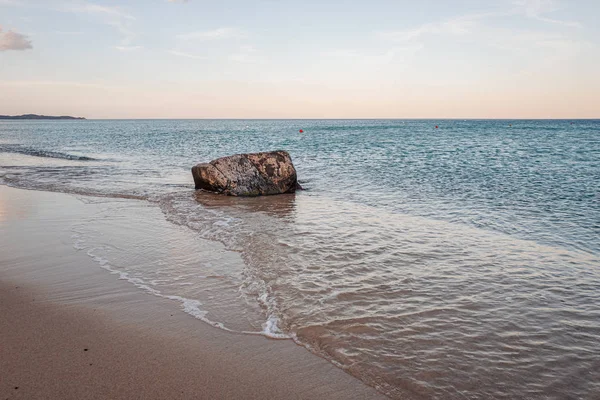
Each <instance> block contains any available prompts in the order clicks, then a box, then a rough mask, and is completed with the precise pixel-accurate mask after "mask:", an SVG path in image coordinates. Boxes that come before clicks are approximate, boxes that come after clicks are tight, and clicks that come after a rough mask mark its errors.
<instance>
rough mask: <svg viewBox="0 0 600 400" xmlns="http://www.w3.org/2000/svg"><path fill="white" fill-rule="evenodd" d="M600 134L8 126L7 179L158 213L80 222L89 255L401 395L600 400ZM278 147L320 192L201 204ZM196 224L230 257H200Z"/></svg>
mask: <svg viewBox="0 0 600 400" xmlns="http://www.w3.org/2000/svg"><path fill="white" fill-rule="evenodd" d="M510 124H511V125H512V126H509V125H510ZM435 125H439V127H440V128H439V129H435V128H434V127H435ZM300 128H302V129H303V130H304V133H302V134H300V133H298V129H300ZM599 133H600V121H572V122H571V121H67V122H65V121H53V122H51V123H49V122H40V121H35V122H30V121H18V122H13V121H7V122H0V160H1V161H0V179H1V180H2V181H3V183H5V184H9V185H12V186H17V187H27V188H36V189H46V190H58V191H66V192H72V193H81V194H95V195H101V196H108V197H133V198H140V199H145V200H148V203H142V204H150V205H157V206H158V207H156V208H154V210H155V211H143V212H142V214H141V216H140V224H139V226H136V227H130V226H122V227H120V226H119V218H118V215H119V212H128V213H131V212H136V211H135V209H127V210H120V209H119V208H118V207H119V206H118V204H119V203H118V202H116V203H115V202H114V201H107V206H106V209H105V212H104V213H101V214H100V215H90V217H89V220H87V221H81V223H80V224H78V225H77V226H74V227H73V240H74V246H75V247H76V248H78V249H80V251H86V252H88V253H89V255H90V256H91V257H94V258H95V259H96V260H97V261H98V262H99V263H100V264H101V265H103V266H106V265H110V266H111V268H114V269H115V270H118V271H121V272H122V273H126V274H127V277H128V278H130V279H131V280H132V282H133V283H136V284H137V285H138V286H139V287H142V288H145V289H146V290H155V291H156V292H157V293H159V294H161V295H166V296H172V297H174V298H176V297H179V298H182V299H186V300H187V301H188V303H187V304H188V305H191V306H192V308H191V309H189V310H188V311H190V312H191V313H192V314H194V313H195V315H196V316H197V317H200V318H202V319H204V320H206V321H208V322H210V323H213V324H215V325H218V326H221V327H222V328H224V329H230V330H234V331H240V332H248V333H261V332H262V333H263V334H266V335H269V336H273V337H291V338H293V339H294V340H296V341H297V342H299V343H301V344H303V345H305V346H307V347H308V348H310V349H311V350H312V351H314V352H317V353H318V354H320V355H322V356H324V357H326V358H328V359H330V360H332V361H333V362H334V363H336V364H337V365H339V366H340V367H342V368H345V369H347V370H348V371H349V372H351V373H352V374H354V375H356V376H357V377H359V378H361V379H363V380H364V381H366V382H367V383H369V384H371V385H374V386H376V387H378V388H379V389H380V390H381V391H383V392H384V393H386V394H388V395H390V396H391V397H394V398H597V397H599V396H600V383H599V382H600V372H598V371H600V356H599V354H600V186H599V185H600V184H599V182H600V140H599V139H598V138H599V136H598V135H599ZM271 149H286V150H288V151H289V152H290V154H291V155H292V158H293V159H294V162H295V164H296V166H297V169H298V172H299V176H300V181H301V182H302V183H303V186H305V187H306V188H307V190H306V191H303V192H299V193H297V194H296V195H283V196H275V197H265V198H256V199H239V198H231V197H221V196H216V195H212V194H209V193H201V192H197V193H196V192H194V191H193V183H192V179H191V174H190V173H189V168H190V167H191V166H192V165H193V164H194V163H196V162H200V161H207V160H210V159H212V158H215V157H218V156H223V155H227V154H232V153H239V152H249V151H259V150H271ZM90 201H92V200H90ZM98 201H101V200H98ZM115 207H116V208H115ZM158 210H160V211H162V214H164V216H165V217H166V219H167V220H168V221H170V222H172V223H173V224H171V225H170V226H169V227H168V228H167V227H166V226H162V225H160V224H159V223H158V222H153V221H158V220H160V219H161V215H160V212H158ZM161 223H164V222H161ZM158 226H162V227H161V228H160V229H159V228H158ZM181 229H183V230H185V231H190V229H191V231H190V232H194V235H196V238H197V240H211V241H217V242H220V243H221V244H220V245H219V246H222V247H218V248H217V247H215V249H214V251H209V252H206V251H204V252H199V251H197V249H198V248H199V245H198V243H194V240H190V238H189V236H186V234H185V233H183V232H184V231H181ZM128 230H131V231H132V232H133V231H135V232H148V234H147V235H145V236H144V235H143V236H142V237H143V239H140V238H139V237H138V236H136V237H138V239H135V240H132V239H131V238H130V237H129V236H128ZM115 232H117V233H118V232H121V236H122V237H117V236H119V235H118V234H116V233H115ZM159 232H160V233H159ZM128 238H129V239H128ZM200 247H202V248H203V249H205V248H206V246H200ZM194 300H195V301H197V303H194V302H193V301H194Z"/></svg>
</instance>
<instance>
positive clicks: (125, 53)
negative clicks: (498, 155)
mask: <svg viewBox="0 0 600 400" xmlns="http://www.w3.org/2000/svg"><path fill="white" fill-rule="evenodd" d="M599 15H600V1H598V0H572V1H567V0H564V1H560V0H495V1H491V0H490V1H485V0H456V1H450V0H436V1H434V0H430V1H425V0H424V1H418V2H417V1H414V0H411V1H404V0H396V1H391V0H387V1H384V0H370V1H362V0H361V1H352V0H345V1H341V0H339V1H327V0H296V1H288V0H278V1H276V0H261V1H254V0H220V1H208V0H187V1H185V0H130V1H126V0H121V1H114V0H113V1H110V0H0V114H24V113H36V114H47V115H76V116H84V117H87V118H600V72H599V71H600V23H598V16H599Z"/></svg>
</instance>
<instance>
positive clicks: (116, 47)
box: [115, 46, 144, 51]
mask: <svg viewBox="0 0 600 400" xmlns="http://www.w3.org/2000/svg"><path fill="white" fill-rule="evenodd" d="M143 48H144V46H115V49H117V50H119V51H135V50H140V49H143Z"/></svg>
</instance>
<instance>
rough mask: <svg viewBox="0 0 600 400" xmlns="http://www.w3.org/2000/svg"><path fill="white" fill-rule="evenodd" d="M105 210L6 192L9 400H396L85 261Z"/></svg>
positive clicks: (3, 312) (4, 328) (62, 198)
mask: <svg viewBox="0 0 600 400" xmlns="http://www.w3.org/2000/svg"><path fill="white" fill-rule="evenodd" d="M90 206H93V205H89V204H83V203H82V202H81V201H80V200H78V199H77V198H75V197H74V196H71V195H66V194H58V193H47V192H36V191H25V190H19V189H12V188H8V187H5V186H0V243H1V248H0V321H2V323H1V324H0V371H1V374H0V398H1V399H19V398H21V399H106V398H111V399H190V398H196V399H264V398H270V399H376V398H384V397H383V396H382V395H380V394H378V393H377V392H376V391H375V390H374V389H373V388H371V387H368V386H366V385H364V384H363V383H362V382H360V381H359V380H357V379H355V378H353V377H352V376H350V375H349V374H347V373H345V372H344V371H342V370H340V369H338V368H336V367H335V366H333V365H332V364H331V363H329V362H328V361H326V360H324V359H321V358H319V357H317V356H315V355H313V354H311V353H309V352H308V351H307V350H306V349H304V348H302V347H300V346H297V345H296V344H294V343H293V342H291V341H290V340H272V339H267V338H264V337H260V336H248V335H240V334H232V333H227V332H224V331H222V330H219V329H216V328H213V327H211V326H209V325H207V324H205V323H203V322H201V321H199V320H197V319H195V318H193V317H191V316H190V315H188V314H185V313H184V312H182V311H181V309H180V307H179V303H177V302H173V301H169V300H167V299H162V298H159V297H156V296H152V295H150V294H147V293H144V292H142V291H140V290H139V289H136V288H135V287H133V286H132V285H131V284H130V283H128V282H125V281H122V280H118V277H117V276H116V275H111V274H109V273H108V272H106V271H105V270H102V269H101V268H99V267H98V265H96V264H94V263H93V262H92V260H91V259H90V258H89V257H87V256H86V255H85V254H83V253H81V252H77V251H75V249H74V248H73V246H72V239H71V237H70V231H69V229H68V226H69V224H72V223H73V222H76V221H77V220H78V218H81V216H82V214H81V213H85V212H86V210H87V209H88V208H89V207H90Z"/></svg>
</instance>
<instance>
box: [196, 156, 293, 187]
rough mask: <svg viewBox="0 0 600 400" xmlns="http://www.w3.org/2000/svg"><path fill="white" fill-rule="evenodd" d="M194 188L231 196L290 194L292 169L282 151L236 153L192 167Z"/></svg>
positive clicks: (290, 163) (288, 157)
mask: <svg viewBox="0 0 600 400" xmlns="http://www.w3.org/2000/svg"><path fill="white" fill-rule="evenodd" d="M192 175H193V177H194V183H195V184H196V189H204V190H208V191H211V192H217V193H224V194H227V195H231V196H261V195H269V194H281V193H293V192H295V191H296V189H297V188H300V186H299V185H298V178H297V176H296V169H295V168H294V164H292V158H291V157H290V155H289V154H288V152H286V151H282V150H279V151H271V152H265V153H253V154H236V155H233V156H227V157H222V158H217V159H216V160H213V161H211V162H210V163H203V164H198V165H196V166H195V167H192Z"/></svg>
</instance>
